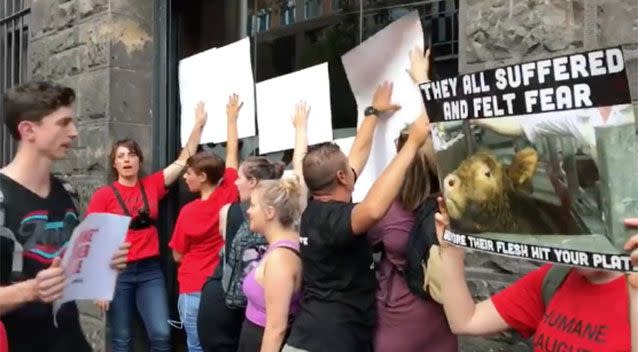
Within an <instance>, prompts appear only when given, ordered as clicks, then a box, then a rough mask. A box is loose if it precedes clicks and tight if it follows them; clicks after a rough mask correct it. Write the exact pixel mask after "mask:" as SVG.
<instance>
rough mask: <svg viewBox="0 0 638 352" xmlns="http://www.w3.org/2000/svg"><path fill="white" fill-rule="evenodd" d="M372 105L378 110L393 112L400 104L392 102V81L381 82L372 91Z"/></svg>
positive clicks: (399, 107)
mask: <svg viewBox="0 0 638 352" xmlns="http://www.w3.org/2000/svg"><path fill="white" fill-rule="evenodd" d="M372 107H374V108H375V109H377V110H378V111H380V112H395V111H397V110H399V109H401V106H399V105H397V104H393V103H392V82H388V81H386V82H383V83H382V84H381V85H379V86H378V87H377V89H376V90H375V91H374V96H373V98H372Z"/></svg>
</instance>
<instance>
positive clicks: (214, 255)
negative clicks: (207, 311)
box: [168, 168, 239, 293]
mask: <svg viewBox="0 0 638 352" xmlns="http://www.w3.org/2000/svg"><path fill="white" fill-rule="evenodd" d="M235 180H237V170H235V169H231V168H227V169H226V171H225V172H224V178H223V179H222V181H221V182H220V184H219V186H217V187H216V188H215V190H214V191H213V193H212V194H211V195H210V197H208V199H207V200H201V199H196V200H194V201H192V202H190V203H188V204H186V205H184V207H183V208H182V210H180V212H179V215H178V217H177V222H176V223H175V229H174V230H173V238H172V239H171V242H170V243H169V244H168V246H169V247H171V248H172V249H174V250H175V251H176V252H178V253H180V254H182V255H183V257H182V262H181V263H180V265H179V269H178V271H177V281H178V282H179V293H192V292H199V291H201V290H202V286H203V285H204V282H205V281H206V278H207V277H208V276H209V275H210V274H211V273H212V272H213V270H215V267H216V266H217V264H218V263H219V251H220V250H221V248H222V246H223V245H224V240H223V239H222V237H221V234H220V233H219V211H220V209H221V208H222V207H223V206H224V205H225V204H228V203H232V202H235V201H237V199H238V198H239V191H238V190H237V186H235Z"/></svg>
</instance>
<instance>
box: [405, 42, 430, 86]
mask: <svg viewBox="0 0 638 352" xmlns="http://www.w3.org/2000/svg"><path fill="white" fill-rule="evenodd" d="M408 55H409V56H410V69H409V70H406V71H407V73H408V75H410V78H411V79H412V81H413V82H414V83H416V84H419V83H423V82H427V81H429V80H430V76H429V72H430V49H429V48H428V50H426V51H425V55H424V54H423V49H421V47H418V46H417V47H416V48H414V49H412V50H410V52H409V53H408Z"/></svg>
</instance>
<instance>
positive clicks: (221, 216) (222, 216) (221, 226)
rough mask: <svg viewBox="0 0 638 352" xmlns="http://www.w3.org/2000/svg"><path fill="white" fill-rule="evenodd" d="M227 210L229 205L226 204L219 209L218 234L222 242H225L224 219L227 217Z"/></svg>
mask: <svg viewBox="0 0 638 352" xmlns="http://www.w3.org/2000/svg"><path fill="white" fill-rule="evenodd" d="M228 209H230V204H226V205H224V206H223V207H222V208H221V209H219V234H220V235H222V238H223V239H224V241H226V219H227V217H228Z"/></svg>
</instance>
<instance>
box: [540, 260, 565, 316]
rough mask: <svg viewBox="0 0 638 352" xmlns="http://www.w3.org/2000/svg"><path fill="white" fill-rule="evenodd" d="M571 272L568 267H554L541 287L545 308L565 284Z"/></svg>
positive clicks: (548, 272)
mask: <svg viewBox="0 0 638 352" xmlns="http://www.w3.org/2000/svg"><path fill="white" fill-rule="evenodd" d="M570 271H571V268H570V267H568V266H562V265H552V267H551V268H550V269H549V271H547V273H546V274H545V277H544V278H543V284H542V286H541V293H542V295H543V303H544V304H545V308H547V306H548V305H549V302H550V301H551V300H552V297H553V296H554V294H555V293H556V291H558V288H559V287H560V286H561V285H562V284H563V282H564V281H565V278H567V275H568V274H569V272H570Z"/></svg>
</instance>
